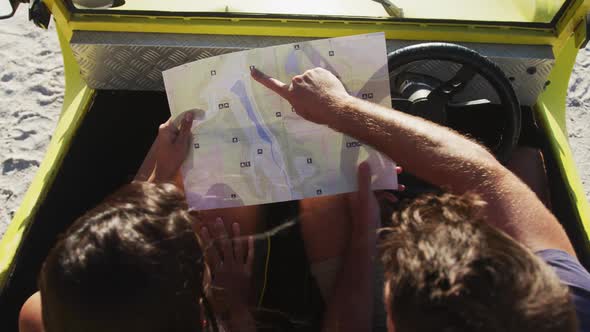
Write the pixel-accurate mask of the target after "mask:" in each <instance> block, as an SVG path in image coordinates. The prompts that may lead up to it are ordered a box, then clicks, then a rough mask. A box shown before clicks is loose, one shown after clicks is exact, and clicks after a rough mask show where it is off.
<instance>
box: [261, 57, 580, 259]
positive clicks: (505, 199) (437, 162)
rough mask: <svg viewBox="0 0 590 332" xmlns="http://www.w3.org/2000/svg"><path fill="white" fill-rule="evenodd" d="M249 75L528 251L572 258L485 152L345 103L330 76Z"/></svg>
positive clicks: (554, 225)
mask: <svg viewBox="0 0 590 332" xmlns="http://www.w3.org/2000/svg"><path fill="white" fill-rule="evenodd" d="M252 76H253V78H254V79H256V80H257V81H258V82H260V83H261V84H263V85H265V86H266V87H268V88H269V89H271V90H273V91H275V92H276V93H278V94H279V95H281V96H282V97H283V98H285V99H287V100H288V101H289V102H290V103H291V105H292V106H293V107H294V109H295V111H296V112H297V113H298V114H299V115H301V116H302V117H304V118H305V119H307V120H309V121H312V122H315V123H319V124H324V125H327V126H329V127H331V128H333V129H334V130H336V131H339V132H342V133H345V134H347V135H349V136H352V137H355V138H357V139H359V140H361V141H363V142H365V143H367V144H369V145H371V146H373V147H375V148H376V149H377V150H379V151H381V152H382V153H384V154H386V155H387V156H388V157H390V158H391V159H393V160H395V161H396V162H397V163H398V164H401V165H404V168H405V169H406V170H407V171H408V172H410V173H412V174H414V175H416V176H418V177H419V178H421V179H423V180H426V181H428V182H430V183H432V184H433V185H436V186H440V187H444V188H447V189H448V190H450V191H451V192H454V193H457V194H462V193H465V192H468V191H470V192H475V193H478V194H479V195H481V196H482V198H483V199H484V200H486V201H487V202H488V206H487V207H486V210H485V213H486V217H487V220H488V221H489V222H490V223H491V224H492V225H494V226H496V227H498V228H499V229H501V230H503V231H504V232H506V233H508V234H509V235H511V236H512V237H513V238H515V239H516V240H517V241H519V242H521V243H523V244H525V245H526V246H528V247H529V248H531V249H532V250H534V251H537V250H542V249H548V248H554V249H561V250H564V251H566V252H568V253H570V254H572V255H575V253H574V250H573V248H572V245H571V243H570V241H569V239H568V237H567V235H566V233H565V231H564V230H563V228H562V227H561V225H560V224H559V222H558V221H557V219H556V218H555V217H554V216H553V215H552V214H551V212H549V210H547V208H546V207H545V206H544V205H543V204H542V203H541V202H540V201H539V200H538V199H537V197H536V195H535V194H534V193H533V192H532V191H531V190H530V189H529V188H528V187H527V186H526V185H525V184H524V183H522V181H520V180H519V179H518V178H517V177H516V176H515V175H514V174H512V173H511V172H510V171H509V170H507V169H506V168H504V167H503V166H502V165H501V164H500V163H499V162H498V161H497V160H496V159H495V158H494V157H493V156H492V155H491V154H490V153H489V152H488V151H487V150H486V149H485V148H484V147H482V146H480V145H478V144H477V143H474V142H472V141H470V140H469V139H467V138H465V137H463V136H461V135H459V134H457V133H456V132H454V131H452V130H451V129H448V128H446V127H442V126H439V125H437V124H434V123H432V122H429V121H427V120H424V119H422V118H418V117H415V116H411V115H408V114H405V113H402V112H398V111H395V110H392V109H388V108H385V107H382V106H380V105H376V104H373V103H369V102H366V101H363V100H360V99H358V98H355V97H352V96H350V95H349V94H348V93H347V92H346V89H345V88H344V86H343V85H342V83H341V82H340V81H339V80H338V79H337V78H336V77H335V76H334V75H333V74H331V73H330V72H329V71H327V70H324V69H321V68H316V69H312V70H308V71H306V72H305V73H304V74H302V75H298V76H295V77H294V78H293V79H292V82H291V84H284V83H282V82H280V81H278V80H276V79H274V78H272V77H268V76H266V75H265V74H263V73H261V72H260V71H258V70H253V72H252Z"/></svg>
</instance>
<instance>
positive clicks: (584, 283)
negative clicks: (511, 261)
mask: <svg viewBox="0 0 590 332" xmlns="http://www.w3.org/2000/svg"><path fill="white" fill-rule="evenodd" d="M536 254H537V256H539V257H540V258H541V259H543V260H544V261H545V262H546V263H547V264H548V265H549V266H551V267H552V268H553V270H554V271H555V273H556V274H557V276H558V277H559V279H560V280H561V282H562V283H563V284H565V285H567V286H568V287H569V289H570V293H571V295H572V300H573V302H574V305H575V307H576V312H577V314H578V320H579V322H580V331H582V332H590V273H588V271H587V270H586V269H585V268H584V267H583V266H582V264H580V262H578V260H577V259H576V258H575V257H573V256H572V255H570V254H568V253H566V252H565V251H562V250H557V249H546V250H541V251H538V252H537V253H536Z"/></svg>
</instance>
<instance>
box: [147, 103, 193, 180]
mask: <svg viewBox="0 0 590 332" xmlns="http://www.w3.org/2000/svg"><path fill="white" fill-rule="evenodd" d="M181 116H182V121H181V124H180V129H179V128H177V127H176V126H175V125H174V123H173V122H172V118H170V119H168V121H166V122H165V123H163V124H161V125H160V128H159V130H158V136H157V137H156V140H155V141H154V143H153V144H152V147H151V148H150V150H149V152H148V154H147V156H146V157H145V159H144V161H143V164H142V165H141V167H140V168H139V171H138V172H137V175H136V176H135V180H137V181H150V182H174V181H175V180H176V179H177V176H178V171H179V170H180V166H181V165H182V163H183V162H184V160H185V159H186V157H187V155H188V151H189V146H190V143H191V139H192V135H191V127H192V124H193V114H192V113H191V112H186V113H184V114H182V115H181Z"/></svg>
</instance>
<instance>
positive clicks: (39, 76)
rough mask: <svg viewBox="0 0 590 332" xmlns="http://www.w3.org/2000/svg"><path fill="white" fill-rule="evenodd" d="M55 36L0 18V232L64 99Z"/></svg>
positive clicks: (589, 157) (576, 132) (577, 111)
mask: <svg viewBox="0 0 590 332" xmlns="http://www.w3.org/2000/svg"><path fill="white" fill-rule="evenodd" d="M589 67H590V48H587V49H586V50H584V51H582V52H581V53H580V55H579V56H578V62H577V64H576V68H575V70H574V75H573V77H572V81H571V86H570V90H569V97H568V100H567V103H568V114H567V125H568V129H569V137H570V143H571V145H572V149H573V151H574V155H575V159H576V163H577V165H578V169H579V170H580V171H581V173H580V175H581V177H582V181H583V183H584V186H585V189H586V195H587V197H590V77H589V75H588V74H589V73H590V71H589V70H590V68H589ZM63 92H64V78H63V63H62V58H61V54H60V49H59V45H58V41H57V35H56V33H55V29H54V27H53V23H51V25H50V28H49V30H48V31H45V30H41V29H39V28H37V27H35V26H34V25H33V24H32V23H31V22H29V21H27V10H26V6H25V5H23V6H21V8H20V9H19V11H18V12H17V14H16V15H15V16H14V17H13V18H11V19H8V20H3V21H0V236H1V235H2V234H4V232H5V229H6V226H7V225H8V223H9V222H10V220H11V219H12V217H13V215H14V213H15V211H16V209H17V208H18V206H19V204H20V202H21V201H22V199H23V197H24V195H25V192H26V190H27V188H28V186H29V184H30V183H31V181H32V179H33V177H34V175H35V172H36V171H37V169H38V167H39V165H40V163H41V161H42V160H43V155H44V153H45V151H46V149H47V145H48V143H49V140H50V139H51V133H52V132H53V130H54V128H55V125H56V123H57V120H58V117H59V113H60V111H61V105H62V102H63Z"/></svg>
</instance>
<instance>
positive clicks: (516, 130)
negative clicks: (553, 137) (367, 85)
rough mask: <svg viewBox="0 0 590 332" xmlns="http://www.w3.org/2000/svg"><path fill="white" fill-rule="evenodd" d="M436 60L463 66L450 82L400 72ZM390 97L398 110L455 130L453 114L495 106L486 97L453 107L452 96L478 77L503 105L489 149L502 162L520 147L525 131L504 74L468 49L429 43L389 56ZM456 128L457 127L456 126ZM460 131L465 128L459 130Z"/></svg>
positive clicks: (406, 48)
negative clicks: (451, 121)
mask: <svg viewBox="0 0 590 332" xmlns="http://www.w3.org/2000/svg"><path fill="white" fill-rule="evenodd" d="M429 60H438V61H446V62H451V63H453V64H456V65H459V66H460V67H459V70H458V71H457V72H456V73H455V74H454V76H453V77H452V78H451V79H449V80H448V81H446V82H443V81H441V80H439V79H437V78H435V77H433V76H429V75H425V74H420V73H413V72H407V71H405V72H401V73H399V74H396V71H399V70H400V68H404V67H407V65H409V64H412V63H415V62H419V61H429ZM388 65H389V68H388V69H389V75H390V81H391V90H392V91H391V94H392V97H393V96H398V98H392V103H393V105H394V108H398V109H400V110H402V111H404V112H406V113H410V114H413V115H416V116H420V117H423V118H426V119H428V120H431V121H433V122H436V123H438V124H441V125H444V126H448V127H452V126H451V125H450V124H449V121H448V119H449V115H451V113H452V112H459V113H457V114H467V113H468V112H477V110H478V109H482V106H483V108H485V107H486V106H491V102H490V101H489V100H487V99H481V100H473V101H468V102H464V103H461V104H454V103H453V97H455V96H456V95H457V94H459V93H460V92H461V91H463V90H464V89H465V87H466V86H467V85H468V84H469V83H470V82H471V81H472V80H473V79H474V77H475V76H476V75H478V74H479V75H480V76H481V77H483V79H484V80H485V81H486V82H487V83H488V84H489V85H490V86H491V87H492V89H493V90H494V91H495V92H496V94H497V96H498V97H499V100H500V105H499V106H500V107H496V109H498V110H497V112H495V113H498V114H497V117H501V119H499V120H501V123H502V125H501V126H500V127H502V128H499V130H498V133H497V136H498V138H497V140H496V141H495V143H494V144H493V145H492V146H490V145H488V148H489V149H490V150H491V151H492V152H493V153H494V155H495V156H496V158H497V159H498V160H499V161H501V162H506V161H507V160H508V158H509V157H510V154H511V153H512V150H513V149H514V147H515V146H516V144H517V143H518V139H519V136H520V128H521V110H520V104H519V102H518V98H517V96H516V93H515V92H514V89H513V88H512V84H511V83H510V81H509V80H508V79H507V78H506V75H504V73H503V72H502V70H501V69H500V68H499V67H498V66H497V65H496V64H495V63H493V62H492V61H490V60H488V59H487V58H485V57H483V56H482V55H480V54H479V53H477V52H476V51H474V50H471V49H469V48H467V47H464V46H460V45H455V44H449V43H425V44H418V45H413V46H408V47H405V48H402V49H399V50H397V51H395V52H392V53H390V54H389V55H388ZM453 129H457V128H453ZM459 131H461V130H459Z"/></svg>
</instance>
